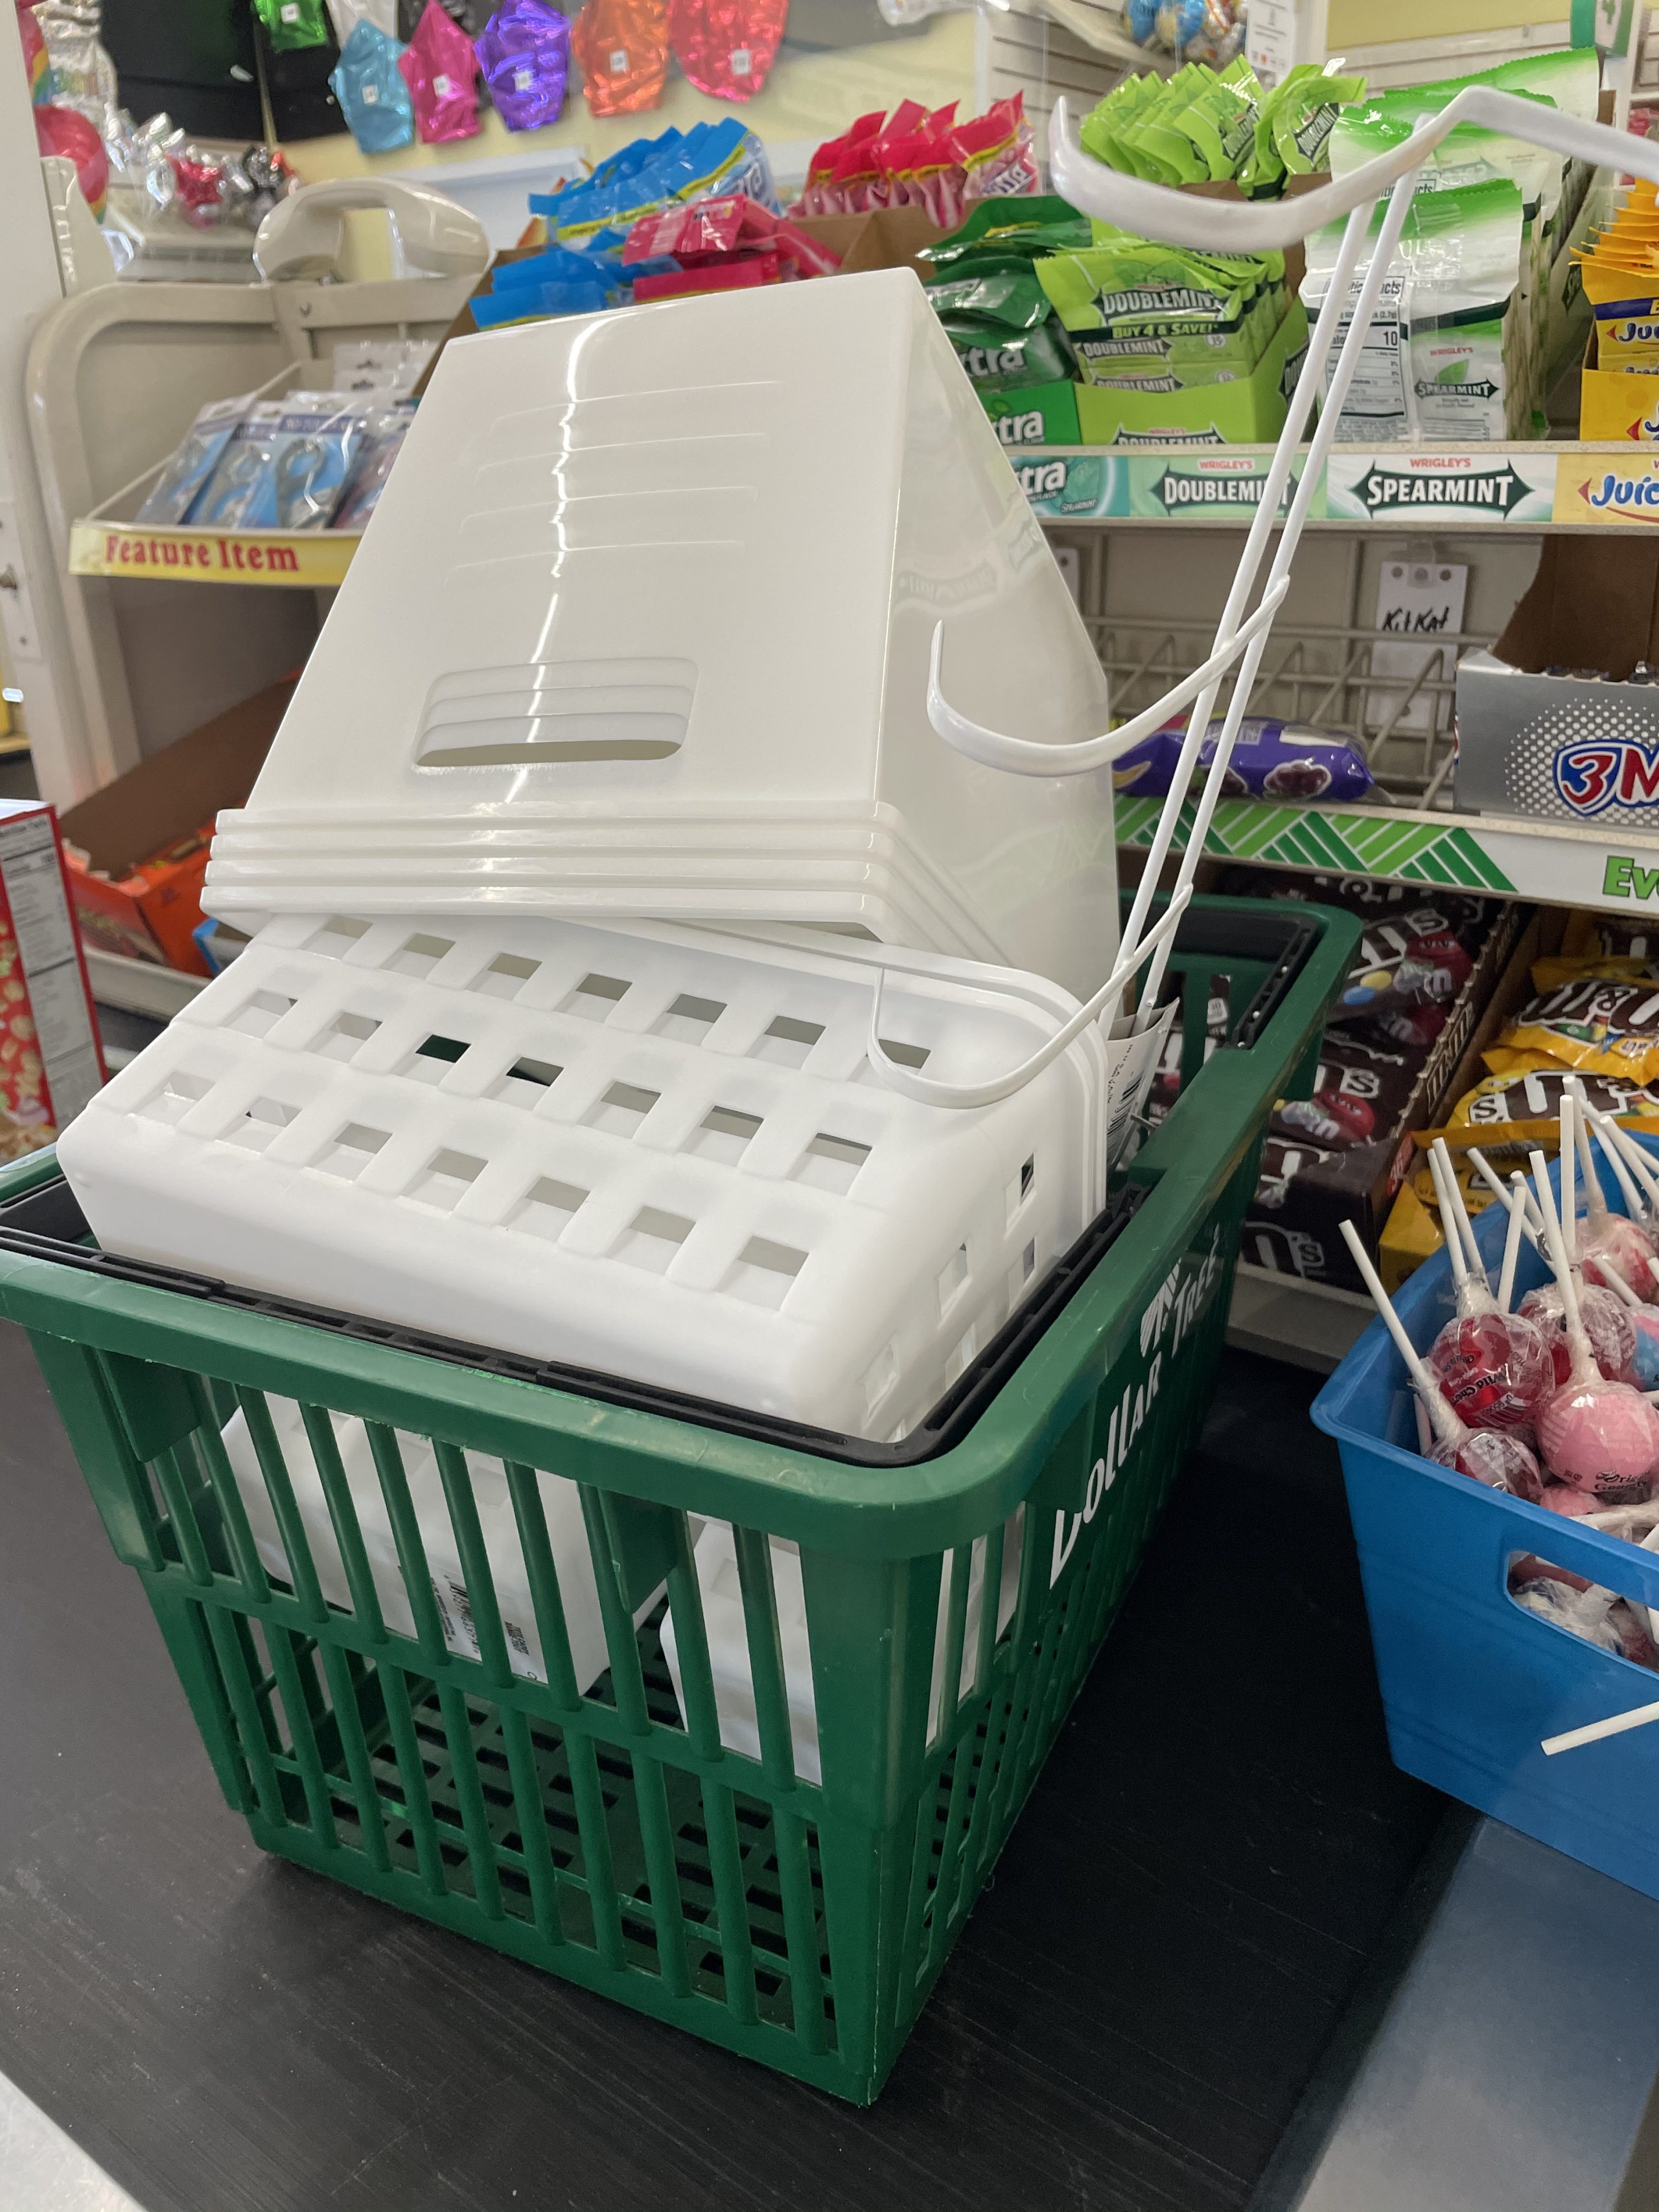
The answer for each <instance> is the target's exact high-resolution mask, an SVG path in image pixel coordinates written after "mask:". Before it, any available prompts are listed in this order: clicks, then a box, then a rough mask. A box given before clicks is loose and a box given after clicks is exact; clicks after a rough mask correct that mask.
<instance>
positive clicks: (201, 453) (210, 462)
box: [137, 394, 249, 523]
mask: <svg viewBox="0 0 1659 2212" xmlns="http://www.w3.org/2000/svg"><path fill="white" fill-rule="evenodd" d="M248 404H249V403H248V400H247V397H246V394H244V395H243V397H242V398H240V399H215V400H213V401H211V402H210V404H208V405H207V406H205V407H204V408H202V409H201V410H199V411H198V412H197V417H196V420H195V421H194V422H192V423H191V426H190V428H189V429H188V430H187V431H186V432H185V435H184V437H183V439H182V440H181V441H180V442H179V447H178V450H177V451H176V452H175V453H174V454H173V458H172V459H170V460H169V461H168V462H167V465H166V467H165V468H163V470H162V471H161V475H160V476H159V477H157V478H156V479H155V483H153V484H152V485H151V486H150V489H149V493H148V494H147V495H146V496H145V500H144V503H143V506H142V507H140V508H139V510H138V513H137V520H139V521H140V522H174V523H178V522H183V521H185V519H186V518H187V517H188V515H189V513H190V510H191V507H192V506H194V504H195V502H196V501H197V497H198V496H199V495H200V493H201V490H202V488H203V486H204V484H205V483H207V481H208V479H209V477H210V476H211V475H212V474H213V471H214V470H215V469H216V467H217V466H218V464H219V459H220V457H221V455H222V453H223V452H224V450H225V447H227V446H228V444H229V443H230V441H231V440H232V438H233V437H234V435H235V434H236V431H237V429H238V428H240V424H241V422H242V419H243V417H244V416H246V413H247V410H248Z"/></svg>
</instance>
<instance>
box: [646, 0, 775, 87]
mask: <svg viewBox="0 0 1659 2212" xmlns="http://www.w3.org/2000/svg"><path fill="white" fill-rule="evenodd" d="M788 15H789V0H669V8H668V35H669V39H670V41H671V44H672V46H673V49H674V58H675V60H676V61H678V64H679V65H680V67H681V68H682V69H683V70H684V71H685V74H686V76H688V77H689V78H690V81H691V82H692V83H693V84H694V85H696V88H697V90H698V91H699V92H702V93H707V94H708V97H709V98H710V99H711V100H752V99H753V98H754V96H755V94H757V92H758V91H759V90H760V89H761V88H762V86H763V84H764V83H765V82H766V80H767V78H768V77H769V76H770V75H771V73H772V64H773V62H774V61H775V59H776V58H777V52H778V46H779V43H780V41H781V39H782V37H783V27H784V24H785V22H786V21H787V19H788Z"/></svg>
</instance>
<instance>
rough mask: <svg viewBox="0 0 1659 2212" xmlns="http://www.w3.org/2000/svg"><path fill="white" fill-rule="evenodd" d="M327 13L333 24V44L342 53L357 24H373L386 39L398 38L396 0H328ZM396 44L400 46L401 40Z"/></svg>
mask: <svg viewBox="0 0 1659 2212" xmlns="http://www.w3.org/2000/svg"><path fill="white" fill-rule="evenodd" d="M328 12H329V14H330V15H331V17H332V19H333V22H334V39H335V43H336V45H337V46H338V47H339V49H340V52H342V53H343V52H345V47H346V40H348V39H349V37H350V36H351V34H352V33H353V32H354V31H355V30H356V27H357V26H358V24H359V23H373V24H374V27H375V29H376V30H377V31H384V32H385V33H386V37H387V38H388V39H397V38H398V0H328ZM402 44H403V41H402V40H401V39H398V45H399V46H401V45H402Z"/></svg>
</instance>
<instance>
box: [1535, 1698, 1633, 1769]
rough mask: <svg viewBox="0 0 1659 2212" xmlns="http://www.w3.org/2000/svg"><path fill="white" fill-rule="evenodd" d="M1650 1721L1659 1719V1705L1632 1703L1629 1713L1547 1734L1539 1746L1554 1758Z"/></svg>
mask: <svg viewBox="0 0 1659 2212" xmlns="http://www.w3.org/2000/svg"><path fill="white" fill-rule="evenodd" d="M1650 1721H1659V1705H1632V1707H1631V1709H1630V1711H1628V1712H1627V1713H1613V1714H1610V1715H1609V1716H1608V1717H1607V1719H1606V1720H1604V1721H1591V1722H1590V1723H1589V1726H1588V1727H1586V1728H1576V1729H1566V1730H1565V1731H1564V1733H1563V1734H1562V1735H1547V1736H1546V1737H1545V1738H1544V1739H1543V1741H1541V1743H1540V1745H1539V1747H1538V1748H1539V1749H1540V1751H1541V1752H1542V1753H1543V1754H1544V1756H1545V1758H1546V1759H1553V1758H1554V1757H1555V1754H1556V1753H1557V1752H1558V1751H1577V1749H1578V1747H1579V1746H1580V1745H1581V1744H1586V1743H1600V1742H1601V1740H1602V1738H1603V1737H1604V1736H1610V1735H1623V1734H1624V1732H1625V1730H1626V1729H1638V1728H1646V1726H1647V1725H1648V1723H1649V1722H1650Z"/></svg>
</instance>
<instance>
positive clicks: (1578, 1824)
mask: <svg viewBox="0 0 1659 2212" xmlns="http://www.w3.org/2000/svg"><path fill="white" fill-rule="evenodd" d="M1647 1149H1648V1150H1649V1151H1653V1150H1654V1149H1655V1147H1654V1146H1651V1145H1650V1146H1648V1147H1647ZM1598 1156H1599V1147H1598ZM1601 1174H1602V1181H1603V1186H1604V1188H1606V1190H1607V1197H1608V1202H1609V1204H1610V1205H1612V1206H1613V1207H1614V1209H1615V1210H1619V1211H1622V1200H1620V1194H1619V1191H1618V1187H1617V1185H1616V1184H1615V1183H1614V1182H1613V1178H1612V1176H1611V1175H1610V1174H1609V1173H1608V1172H1607V1168H1606V1164H1605V1162H1602V1163H1601ZM1475 1233H1476V1237H1477V1239H1478V1241H1479V1243H1480V1249H1481V1252H1482V1255H1483V1256H1485V1257H1486V1260H1487V1261H1488V1264H1489V1265H1490V1267H1491V1268H1492V1273H1493V1274H1494V1276H1495V1275H1496V1273H1497V1267H1498V1258H1499V1255H1501V1252H1502V1249H1503V1243H1504V1213H1503V1210H1502V1208H1501V1207H1499V1206H1498V1205H1497V1204H1496V1203H1494V1204H1492V1206H1488V1207H1487V1208H1486V1211H1485V1212H1483V1213H1482V1214H1480V1216H1479V1217H1478V1218H1477V1220H1476V1224H1475ZM1544 1274H1545V1269H1544V1265H1543V1262H1542V1261H1541V1260H1540V1259H1539V1258H1538V1256H1537V1255H1535V1254H1534V1253H1533V1252H1532V1251H1530V1250H1529V1249H1527V1248H1526V1247H1524V1246H1523V1247H1522V1257H1521V1268H1520V1273H1519V1274H1518V1276H1517V1281H1518V1283H1519V1285H1520V1286H1521V1288H1522V1289H1526V1288H1529V1287H1530V1285H1532V1284H1534V1283H1535V1282H1539V1281H1541V1280H1542V1279H1543V1278H1544ZM1518 1295H1519V1292H1518V1291H1517V1297H1518ZM1395 1306H1396V1309H1397V1310H1398V1312H1399V1314H1400V1317H1401V1320H1402V1321H1403V1322H1404V1323H1405V1325H1406V1329H1407V1334H1409V1336H1410V1337H1411V1340H1412V1341H1413V1344H1415V1345H1416V1346H1418V1347H1419V1350H1421V1349H1425V1348H1426V1346H1428V1345H1429V1344H1431V1342H1432V1341H1433V1339H1434V1336H1435V1333H1436V1331H1437V1329H1438V1328H1439V1327H1440V1325H1441V1323H1442V1322H1443V1321H1445V1320H1446V1318H1447V1317H1448V1316H1449V1314H1450V1312H1451V1310H1452V1305H1451V1272H1450V1267H1449V1262H1448V1261H1447V1258H1446V1255H1445V1253H1444V1252H1443V1251H1442V1252H1441V1254H1440V1255H1439V1256H1438V1257H1437V1259H1435V1260H1434V1261H1431V1262H1430V1263H1429V1264H1428V1265H1426V1266H1425V1267H1419V1269H1418V1270H1417V1272H1416V1273H1415V1274H1413V1276H1412V1277H1411V1278H1410V1279H1409V1280H1408V1281H1407V1284H1406V1286H1405V1288H1404V1289H1403V1290H1402V1291H1401V1293H1400V1294H1399V1296H1398V1297H1397V1298H1396V1299H1395ZM1411 1395H1412V1394H1411V1391H1410V1389H1409V1387H1408V1386H1407V1382H1406V1375H1405V1369H1404V1365H1403V1364H1402V1362H1401V1358H1400V1355H1399V1353H1398V1352H1396V1351H1395V1348H1394V1345H1393V1343H1392V1341H1391V1340H1390V1339H1389V1335H1388V1333H1387V1331H1386V1330H1385V1329H1384V1328H1383V1323H1382V1322H1380V1321H1374V1322H1372V1323H1371V1326H1370V1328H1368V1329H1367V1330H1366V1332H1365V1334H1364V1336H1363V1337H1362V1338H1361V1339H1360V1340H1359V1342H1358V1344H1357V1345H1356V1346H1354V1348H1353V1350H1352V1352H1350V1353H1349V1354H1348V1356H1347V1358H1346V1359H1345V1360H1344V1361H1343V1362H1342V1364H1341V1365H1340V1367H1339V1368H1338V1369H1337V1370H1336V1372H1335V1374H1334V1375H1333V1376H1332V1377H1331V1379H1330V1381H1329V1382H1328V1383H1327V1384H1326V1385H1325V1388H1324V1389H1322V1391H1321V1392H1320V1394H1319V1395H1318V1397H1317V1398H1316V1400H1315V1401H1314V1407H1313V1417H1314V1419H1315V1420H1316V1422H1317V1423H1318V1425H1319V1426H1320V1427H1321V1428H1322V1429H1323V1430H1324V1431H1326V1432H1327V1434H1328V1435H1330V1436H1333V1437H1335V1438H1336V1441H1337V1443H1338V1444H1339V1446H1340V1449H1341V1454H1342V1475H1343V1480H1344V1481H1345V1483H1346V1486H1347V1492H1348V1510H1349V1511H1350V1513H1351V1514H1352V1518H1353V1532H1354V1541H1355V1542H1356V1544H1357V1546H1358V1552H1359V1566H1360V1572H1361V1574H1362V1576H1363V1577H1364V1586H1365V1609H1366V1612H1367V1613H1368V1615H1369V1616H1370V1630H1371V1642H1372V1644H1373V1646H1374V1648H1375V1650H1376V1672H1377V1678H1378V1680H1379V1681H1380V1683H1381V1685H1382V1690H1383V1710H1384V1711H1385V1713H1386V1715H1387V1717H1388V1724H1389V1748H1390V1749H1391V1750H1392V1752H1393V1753H1394V1759H1395V1765H1398V1766H1401V1767H1403V1768H1404V1769H1405V1771H1406V1772H1407V1774H1414V1775H1416V1776H1418V1777H1419V1779H1420V1780H1422V1781H1424V1782H1429V1783H1432V1784H1433V1785H1434V1787H1435V1788H1436V1789H1437V1790H1444V1791H1446V1793H1447V1794H1448V1796H1453V1797H1461V1798H1462V1800H1463V1802H1465V1804H1468V1805H1474V1806H1475V1807H1477V1808H1479V1809H1480V1811H1481V1812H1483V1813H1490V1814H1492V1815H1493V1816H1494V1817H1495V1818H1497V1819H1498V1820H1506V1821H1507V1822H1508V1823H1509V1824H1510V1826H1511V1827H1515V1828H1520V1829H1522V1831H1523V1832H1525V1833H1526V1834H1528V1835H1529V1836H1536V1837H1537V1838H1538V1839H1539V1841H1540V1842H1541V1843H1545V1844H1553V1846H1554V1847H1555V1849H1556V1850H1559V1851H1565V1852H1566V1853H1567V1855H1568V1857H1571V1858H1575V1859H1582V1860H1583V1863H1585V1865H1587V1866H1593V1867H1598V1868H1599V1869H1601V1872H1602V1873H1603V1874H1610V1875H1613V1876H1614V1877H1615V1878H1616V1879H1617V1880H1619V1881H1624V1882H1628V1883H1629V1884H1630V1886H1631V1887H1632V1889H1639V1890H1642V1891H1644V1892H1645V1893H1646V1894H1647V1895H1648V1896H1650V1897H1659V1723H1655V1724H1654V1725H1652V1726H1650V1727H1646V1728H1638V1729H1630V1730H1628V1731H1626V1733H1625V1734H1624V1735H1616V1736H1610V1737H1607V1738H1606V1739H1604V1740H1603V1741H1601V1742H1599V1743H1593V1744H1588V1745H1586V1746H1585V1747H1583V1749H1582V1750H1578V1751H1568V1752H1561V1753H1557V1755H1556V1756H1555V1757H1554V1758H1553V1759H1551V1758H1546V1757H1545V1755H1544V1753H1543V1752H1542V1751H1541V1749H1540V1743H1541V1740H1542V1739H1543V1738H1544V1737H1546V1736H1553V1735H1559V1734H1560V1733H1562V1732H1563V1731H1565V1730H1566V1729H1574V1728H1579V1727H1582V1726H1583V1724H1584V1723H1586V1722H1588V1721H1594V1720H1600V1719H1601V1718H1603V1717H1606V1716H1607V1715H1610V1714H1613V1713H1619V1712H1625V1711H1629V1710H1630V1709H1631V1708H1632V1706H1636V1705H1650V1704H1653V1703H1655V1702H1659V1674H1651V1673H1650V1672H1649V1671H1648V1670H1647V1669H1646V1668H1642V1667H1638V1666H1635V1665H1633V1664H1632V1662H1631V1661H1629V1660H1627V1659H1620V1658H1616V1657H1614V1656H1613V1654H1612V1653H1611V1652H1607V1651H1603V1650H1600V1649H1599V1648H1598V1647H1597V1646H1596V1645H1595V1644H1587V1643H1585V1642H1583V1640H1582V1639H1580V1638H1577V1637H1576V1636H1572V1635H1571V1634H1569V1632H1567V1631H1566V1630H1565V1629H1563V1628H1558V1627H1556V1626H1554V1625H1553V1623H1551V1622H1549V1621H1547V1620H1540V1619H1539V1618H1538V1617H1537V1616H1536V1615H1535V1614H1534V1613H1528V1612H1527V1611H1526V1609H1525V1608H1524V1607H1522V1606H1519V1605H1517V1604H1516V1601H1515V1600H1514V1599H1513V1598H1512V1597H1510V1594H1509V1590H1508V1588H1507V1586H1506V1584H1507V1571H1508V1568H1509V1564H1510V1559H1511V1558H1512V1557H1513V1555H1514V1554H1515V1553H1526V1552H1535V1553H1538V1555H1539V1556H1540V1557H1541V1558H1542V1559H1549V1560H1552V1561H1553V1562H1554V1563H1555V1564H1556V1565H1559V1566H1563V1567H1569V1568H1571V1570H1572V1571H1573V1572H1575V1573H1576V1574H1581V1575H1584V1576H1587V1577H1589V1578H1590V1579H1591V1580H1592V1581H1594V1582H1597V1583H1601V1584H1603V1585H1604V1586H1605V1587H1606V1588H1607V1589H1614V1590H1617V1591H1618V1592H1619V1593H1620V1595H1621V1596H1623V1597H1627V1598H1631V1599H1634V1600H1638V1601H1640V1602H1641V1603H1643V1604H1644V1605H1649V1606H1659V1556H1650V1554H1648V1553H1644V1552H1642V1551H1640V1550H1638V1547H1636V1546H1635V1545H1634V1544H1631V1543H1628V1542H1626V1541H1625V1540H1624V1539H1622V1538H1620V1537H1617V1536H1609V1535H1603V1534H1601V1533H1600V1532H1599V1531H1597V1530H1595V1529H1589V1528H1581V1527H1579V1526H1577V1524H1576V1523H1574V1522H1571V1521H1567V1520H1564V1519H1562V1518H1561V1516H1559V1515H1557V1514H1554V1513H1547V1512H1546V1511H1545V1510H1543V1508H1542V1507H1541V1506H1538V1505H1526V1504H1522V1503H1521V1501H1520V1500H1519V1499H1518V1498H1506V1497H1504V1496H1503V1495H1501V1494H1500V1493H1499V1492H1496V1491H1492V1490H1486V1489H1484V1488H1482V1486H1480V1484H1479V1483H1474V1482H1471V1481H1470V1480H1468V1477H1467V1476H1464V1475H1461V1474H1450V1473H1448V1472H1447V1471H1445V1470H1444V1469H1443V1468H1437V1467H1434V1466H1431V1464H1430V1463H1429V1462H1427V1461H1426V1460H1424V1459H1421V1458H1419V1455H1418V1453H1417V1449H1416V1433H1417V1432H1416V1422H1415V1418H1414V1415H1413V1410H1412V1403H1411Z"/></svg>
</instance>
